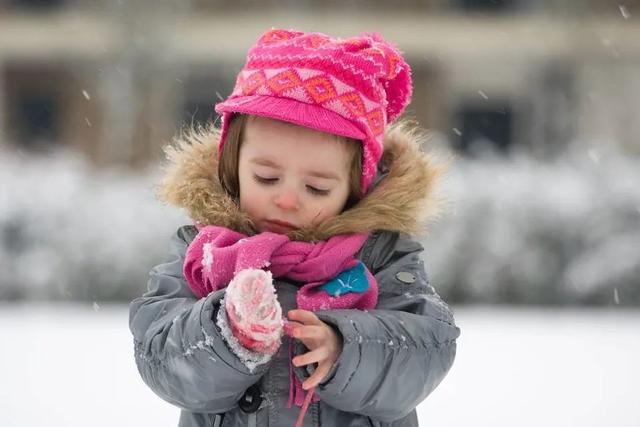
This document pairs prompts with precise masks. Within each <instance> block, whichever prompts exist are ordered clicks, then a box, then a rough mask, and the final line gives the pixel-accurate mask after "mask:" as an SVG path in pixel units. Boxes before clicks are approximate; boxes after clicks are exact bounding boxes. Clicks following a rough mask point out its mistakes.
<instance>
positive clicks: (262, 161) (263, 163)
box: [250, 157, 340, 181]
mask: <svg viewBox="0 0 640 427" xmlns="http://www.w3.org/2000/svg"><path fill="white" fill-rule="evenodd" d="M250 162H251V163H253V164H256V165H260V166H268V167H270V168H274V169H282V166H280V165H279V164H278V163H276V162H274V161H272V160H269V159H265V158H262V157H256V158H254V159H251V160H250ZM306 173H307V174H308V175H310V176H314V177H317V178H324V179H333V180H336V181H340V177H339V176H338V175H336V174H335V173H333V172H323V171H315V170H311V171H307V172H306Z"/></svg>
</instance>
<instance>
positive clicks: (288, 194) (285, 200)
mask: <svg viewBox="0 0 640 427" xmlns="http://www.w3.org/2000/svg"><path fill="white" fill-rule="evenodd" d="M275 204H276V206H278V207H279V208H280V209H283V210H296V209H298V196H297V195H296V193H295V192H294V191H292V190H283V191H281V192H279V193H278V194H277V195H276V198H275Z"/></svg>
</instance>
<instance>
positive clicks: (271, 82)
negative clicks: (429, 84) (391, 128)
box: [215, 29, 412, 194]
mask: <svg viewBox="0 0 640 427" xmlns="http://www.w3.org/2000/svg"><path fill="white" fill-rule="evenodd" d="M411 92H412V85H411V69H410V68H409V65H408V64H407V63H406V62H405V60H404V58H403V57H402V55H401V54H400V52H399V51H398V49H397V48H395V47H394V46H392V45H391V44H389V43H387V42H386V41H384V40H383V39H382V38H381V37H380V36H379V35H378V34H365V35H361V36H357V37H352V38H349V39H344V40H343V39H336V38H331V37H329V36H327V35H325V34H321V33H303V32H300V31H293V30H279V29H273V30H270V31H268V32H266V33H265V34H264V35H262V37H260V38H259V39H258V41H257V43H256V44H255V45H254V46H253V47H252V48H251V49H249V53H248V54H247V62H246V64H245V65H244V67H243V68H242V70H241V71H240V73H239V74H238V78H237V80H236V85H235V88H234V90H233V92H232V93H231V95H230V96H229V97H228V98H227V99H226V100H225V101H223V102H221V103H219V104H216V106H215V109H216V111H217V112H218V113H220V114H222V133H221V138H220V145H219V154H221V153H222V147H223V145H224V141H225V138H226V135H227V129H228V127H229V122H230V120H231V117H232V116H233V113H244V114H251V115H255V116H262V117H269V118H273V119H278V120H282V121H286V122H290V123H294V124H297V125H301V126H305V127H308V128H312V129H316V130H319V131H323V132H327V133H331V134H335V135H340V136H345V137H349V138H354V139H359V140H361V141H362V143H363V153H364V155H363V164H362V180H361V182H362V186H361V188H362V192H363V194H364V193H365V192H366V191H367V189H368V188H369V185H370V184H371V182H372V181H373V179H374V178H375V175H376V165H377V163H378V161H379V160H380V157H381V156H382V148H383V140H384V129H385V126H386V125H387V124H389V123H391V122H393V121H394V120H395V119H396V118H397V117H398V116H399V115H400V114H401V113H402V111H403V110H404V109H405V107H406V106H407V104H408V103H409V101H410V99H411Z"/></svg>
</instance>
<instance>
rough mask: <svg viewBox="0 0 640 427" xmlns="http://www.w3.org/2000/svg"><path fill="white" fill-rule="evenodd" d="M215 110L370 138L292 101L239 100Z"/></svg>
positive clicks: (337, 118) (332, 114)
mask: <svg viewBox="0 0 640 427" xmlns="http://www.w3.org/2000/svg"><path fill="white" fill-rule="evenodd" d="M215 110H216V112H218V113H223V114H224V113H243V114H251V115H254V116H260V117H268V118H271V119H276V120H281V121H284V122H288V123H293V124H296V125H300V126H304V127H308V128H311V129H315V130H318V131H321V132H326V133H330V134H333V135H339V136H344V137H347V138H353V139H359V140H364V139H365V138H367V135H366V133H365V132H363V131H362V130H361V129H359V128H358V127H357V126H356V125H355V124H354V123H353V122H351V121H349V120H347V119H345V118H344V117H342V116H341V115H339V114H338V113H336V112H333V111H331V110H328V109H326V108H323V107H321V106H318V105H312V104H307V103H305V102H301V101H297V100H295V99H291V98H276V97H274V96H265V95H249V96H239V97H234V98H231V99H227V100H226V101H224V102H220V103H218V104H216V106H215ZM229 118H230V117H227V118H226V120H223V122H226V121H228V119H229ZM224 124H226V123H223V125H224ZM223 131H224V129H223Z"/></svg>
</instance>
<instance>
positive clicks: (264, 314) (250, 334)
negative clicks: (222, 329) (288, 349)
mask: <svg viewBox="0 0 640 427" xmlns="http://www.w3.org/2000/svg"><path fill="white" fill-rule="evenodd" d="M225 308H226V311H227V316H228V318H229V326H230V327H231V333H233V335H234V336H235V337H236V338H237V340H238V341H239V342H240V344H241V345H242V346H243V347H245V348H248V349H249V350H252V351H255V352H258V353H265V354H274V353H275V352H276V351H278V347H280V337H281V336H282V329H283V323H284V322H283V319H282V309H281V308H280V303H279V302H278V298H277V297H276V292H275V288H274V287H273V278H272V277H271V273H270V272H268V271H263V270H259V269H246V270H241V271H239V272H238V273H237V274H236V275H235V277H234V278H233V280H232V281H231V283H229V286H227V291H226V296H225Z"/></svg>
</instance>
